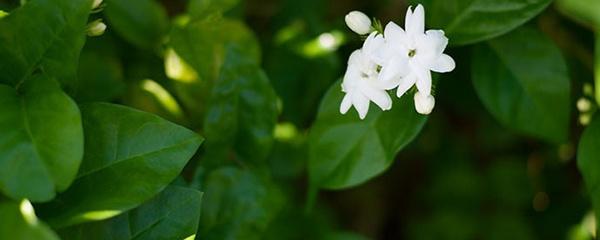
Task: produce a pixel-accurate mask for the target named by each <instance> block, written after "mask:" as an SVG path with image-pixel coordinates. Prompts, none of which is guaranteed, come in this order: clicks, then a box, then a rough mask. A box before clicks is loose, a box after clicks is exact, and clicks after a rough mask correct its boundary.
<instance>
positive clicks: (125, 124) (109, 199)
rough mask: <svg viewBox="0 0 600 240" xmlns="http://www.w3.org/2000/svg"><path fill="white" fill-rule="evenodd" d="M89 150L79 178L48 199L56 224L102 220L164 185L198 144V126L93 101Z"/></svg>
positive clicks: (87, 122) (46, 212)
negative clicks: (54, 196)
mask: <svg viewBox="0 0 600 240" xmlns="http://www.w3.org/2000/svg"><path fill="white" fill-rule="evenodd" d="M81 111H82V117H83V127H84V130H85V144H86V145H85V155H84V158H83V162H82V164H81V168H80V170H79V173H78V175H77V179H76V180H75V182H74V183H73V185H72V186H71V187H70V188H69V189H68V190H67V191H66V192H64V193H62V194H61V195H59V196H57V199H56V200H55V201H54V202H51V203H49V204H46V205H44V208H43V209H41V210H43V212H41V213H43V215H42V216H45V217H47V218H48V222H49V223H50V225H53V226H57V227H62V226H68V225H72V224H75V223H80V222H84V221H90V220H101V219H106V218H108V217H112V216H115V215H117V214H119V213H121V212H123V211H126V210H129V209H132V208H134V207H136V206H138V205H140V204H141V203H143V202H144V201H146V200H148V199H149V198H151V197H153V196H154V195H156V194H157V193H159V192H160V191H161V190H162V189H164V188H165V187H166V186H167V185H168V184H169V183H170V182H171V181H173V179H175V177H177V175H179V173H180V172H181V170H182V169H183V167H184V166H185V164H186V163H187V161H188V160H189V159H190V158H191V157H192V155H193V154H194V153H195V152H196V150H197V149H198V146H199V145H200V143H201V142H202V138H201V137H200V136H198V135H197V134H195V133H194V132H192V131H190V130H187V129H185V128H183V127H180V126H178V125H175V124H173V123H170V122H168V121H166V120H163V119H161V118H159V117H157V116H154V115H151V114H149V113H145V112H141V111H137V110H134V109H131V108H127V107H123V106H118V105H112V104H105V103H93V104H86V105H83V106H82V107H81Z"/></svg>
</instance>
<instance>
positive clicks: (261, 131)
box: [203, 47, 277, 163]
mask: <svg viewBox="0 0 600 240" xmlns="http://www.w3.org/2000/svg"><path fill="white" fill-rule="evenodd" d="M276 120H277V96H276V95H275V91H274V90H273V88H272V87H271V85H270V83H269V79H267V76H266V75H265V73H264V72H263V71H262V70H261V69H260V67H259V66H258V65H257V64H256V63H255V62H253V61H252V60H249V59H248V58H247V57H246V56H244V55H243V54H242V53H241V52H240V51H239V50H238V49H237V48H235V47H231V48H228V50H227V56H226V58H225V61H224V64H223V67H222V68H221V73H220V75H219V79H218V81H217V82H216V83H215V86H214V88H213V89H212V91H211V96H210V98H209V101H208V109H207V111H206V118H205V121H204V128H203V129H204V131H205V132H204V133H205V135H206V138H207V141H206V146H207V148H206V154H207V155H208V156H209V158H213V160H217V159H224V158H226V157H227V156H228V155H229V154H230V153H234V154H235V155H236V156H239V157H241V158H242V159H243V160H245V161H249V162H252V163H263V162H264V160H265V159H266V157H267V155H268V154H269V151H270V149H271V145H272V143H273V128H274V127H275V123H276ZM215 155H216V156H215Z"/></svg>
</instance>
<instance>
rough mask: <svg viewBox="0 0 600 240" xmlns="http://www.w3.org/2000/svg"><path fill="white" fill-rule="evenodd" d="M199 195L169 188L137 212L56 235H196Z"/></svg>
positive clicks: (119, 238) (123, 238) (122, 238)
mask: <svg viewBox="0 0 600 240" xmlns="http://www.w3.org/2000/svg"><path fill="white" fill-rule="evenodd" d="M201 200H202V193H201V192H199V191H196V190H194V189H190V188H184V187H177V186H169V187H167V188H165V190H164V191H162V192H161V193H160V194H159V195H157V196H156V197H154V198H152V199H150V200H149V201H148V202H146V203H144V204H142V205H141V206H139V207H138V208H135V209H133V210H130V211H128V212H126V213H123V214H121V215H119V216H117V217H114V218H111V219H107V220H103V221H99V222H89V223H83V224H80V225H76V226H73V227H69V228H65V229H63V230H61V231H59V234H60V236H61V237H62V239H64V240H76V239H81V240H96V239H97V240H101V239H111V240H130V239H180V240H183V239H185V238H187V237H189V236H192V235H195V234H196V230H197V229H198V221H199V219H200V210H201V206H202V205H201Z"/></svg>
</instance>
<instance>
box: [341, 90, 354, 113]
mask: <svg viewBox="0 0 600 240" xmlns="http://www.w3.org/2000/svg"><path fill="white" fill-rule="evenodd" d="M351 106H352V95H351V94H350V93H347V94H346V95H345V96H344V99H342V104H340V113H341V114H346V113H347V112H348V110H349V109H350V107H351Z"/></svg>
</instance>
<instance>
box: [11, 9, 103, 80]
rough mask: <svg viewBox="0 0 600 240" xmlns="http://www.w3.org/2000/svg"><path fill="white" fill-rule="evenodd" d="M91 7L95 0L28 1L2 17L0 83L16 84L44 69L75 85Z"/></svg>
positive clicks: (52, 75) (57, 77) (51, 74)
mask: <svg viewBox="0 0 600 240" xmlns="http://www.w3.org/2000/svg"><path fill="white" fill-rule="evenodd" d="M91 6H92V0H28V1H26V4H25V5H23V6H22V7H20V8H18V9H16V10H14V11H13V12H11V13H10V14H9V15H8V16H6V17H4V18H2V19H0V72H1V73H2V74H0V82H1V83H10V84H17V83H20V82H22V81H23V80H25V78H26V77H27V76H29V75H31V74H32V73H33V72H34V71H35V70H36V69H38V68H43V69H44V71H45V72H46V73H47V74H48V75H49V76H51V77H55V78H56V79H57V80H58V81H60V82H61V83H64V84H67V85H69V84H73V82H74V81H75V80H76V73H77V62H78V60H79V52H80V51H81V48H82V47H83V44H84V42H85V30H86V23H87V19H88V14H89V13H90V10H91Z"/></svg>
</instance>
